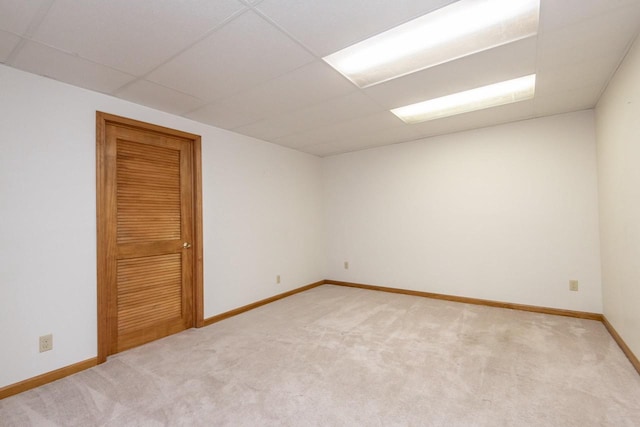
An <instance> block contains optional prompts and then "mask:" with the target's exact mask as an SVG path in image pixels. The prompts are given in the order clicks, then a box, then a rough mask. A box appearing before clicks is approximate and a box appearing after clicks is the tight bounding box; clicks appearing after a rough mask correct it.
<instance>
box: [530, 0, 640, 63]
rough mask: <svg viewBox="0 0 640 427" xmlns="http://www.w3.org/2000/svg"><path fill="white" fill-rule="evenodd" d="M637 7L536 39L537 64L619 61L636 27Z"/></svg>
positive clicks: (639, 24) (639, 22)
mask: <svg viewBox="0 0 640 427" xmlns="http://www.w3.org/2000/svg"><path fill="white" fill-rule="evenodd" d="M637 4H638V6H639V7H622V8H618V9H615V10H613V11H611V12H608V13H605V14H602V15H600V16H597V17H594V18H591V19H587V20H584V21H580V22H578V23H576V24H573V25H568V26H565V27H563V28H559V29H556V30H554V31H549V32H546V33H544V34H542V35H541V36H540V40H539V46H540V50H539V55H538V61H539V62H542V63H543V64H544V65H546V66H551V67H553V65H561V64H568V63H576V62H585V61H592V62H594V63H596V62H598V61H599V59H600V57H602V56H603V55H605V56H611V55H616V56H618V57H620V58H621V57H622V55H624V53H625V51H626V49H627V47H628V45H629V43H630V42H631V40H632V39H633V37H634V36H635V35H636V34H637V31H638V29H639V27H640V1H638V2H637Z"/></svg>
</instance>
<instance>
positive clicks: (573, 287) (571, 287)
mask: <svg viewBox="0 0 640 427" xmlns="http://www.w3.org/2000/svg"><path fill="white" fill-rule="evenodd" d="M569 290H570V291H574V292H578V281H577V280H569Z"/></svg>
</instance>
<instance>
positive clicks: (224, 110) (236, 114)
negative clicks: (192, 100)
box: [185, 98, 264, 129]
mask: <svg viewBox="0 0 640 427" xmlns="http://www.w3.org/2000/svg"><path fill="white" fill-rule="evenodd" d="M233 101H234V98H231V99H230V102H231V103H233ZM237 107H239V108H237V109H233V108H232V107H231V106H230V105H226V104H225V103H224V101H223V102H216V103H214V104H209V105H205V106H204V107H200V108H198V109H196V110H193V111H190V112H189V113H187V114H185V117H188V118H190V119H192V120H195V121H198V122H202V123H206V124H208V125H211V126H216V127H221V128H223V129H233V128H236V127H238V126H242V125H246V124H249V123H253V122H255V121H257V120H260V119H261V118H262V117H263V116H264V113H262V112H258V113H250V112H249V111H248V110H247V109H245V108H243V107H244V106H242V105H239V106H237Z"/></svg>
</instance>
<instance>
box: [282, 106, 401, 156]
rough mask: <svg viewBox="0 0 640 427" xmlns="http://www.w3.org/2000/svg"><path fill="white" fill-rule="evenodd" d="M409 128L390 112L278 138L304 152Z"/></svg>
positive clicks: (284, 143)
mask: <svg viewBox="0 0 640 427" xmlns="http://www.w3.org/2000/svg"><path fill="white" fill-rule="evenodd" d="M394 127H395V128H408V127H409V126H408V125H406V124H405V123H404V122H402V120H400V119H398V118H397V117H396V116H394V115H393V114H392V113H390V112H389V111H383V112H379V113H376V114H372V115H367V116H364V117H357V118H354V119H351V120H344V121H341V122H336V123H332V124H330V125H327V126H323V127H320V128H316V129H312V130H308V131H305V132H301V133H297V134H295V135H287V136H284V137H281V138H276V139H275V140H274V141H276V142H277V143H278V144H283V145H286V146H289V147H294V148H298V149H301V150H302V151H304V147H306V146H309V145H317V144H328V143H333V142H337V141H343V140H349V139H350V138H358V135H361V134H364V133H366V134H369V135H371V134H375V133H376V132H379V131H385V130H388V129H391V128H394Z"/></svg>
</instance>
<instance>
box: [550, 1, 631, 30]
mask: <svg viewBox="0 0 640 427" xmlns="http://www.w3.org/2000/svg"><path fill="white" fill-rule="evenodd" d="M622 7H634V8H638V7H640V2H638V0H562V1H558V0H542V1H541V2H540V32H541V33H546V32H547V31H551V30H555V29H558V28H561V27H564V26H567V25H571V24H574V23H576V22H580V21H583V20H586V19H589V18H593V17H596V16H598V15H602V14H605V13H607V12H609V11H612V10H614V9H618V8H622Z"/></svg>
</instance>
